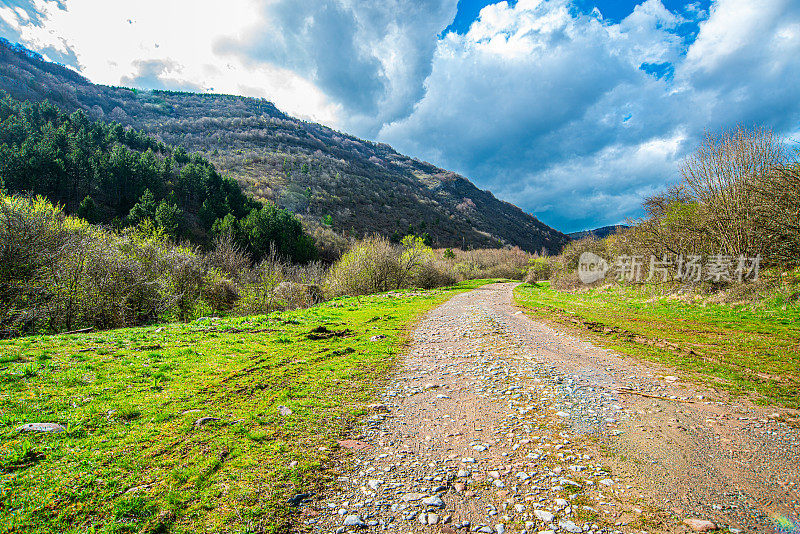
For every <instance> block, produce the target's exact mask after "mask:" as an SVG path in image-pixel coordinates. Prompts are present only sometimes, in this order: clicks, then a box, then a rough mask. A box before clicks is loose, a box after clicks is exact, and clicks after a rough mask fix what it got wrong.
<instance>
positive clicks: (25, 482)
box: [0, 281, 485, 533]
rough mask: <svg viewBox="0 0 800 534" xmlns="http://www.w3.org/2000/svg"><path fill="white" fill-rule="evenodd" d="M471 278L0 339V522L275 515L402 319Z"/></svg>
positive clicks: (212, 527)
mask: <svg viewBox="0 0 800 534" xmlns="http://www.w3.org/2000/svg"><path fill="white" fill-rule="evenodd" d="M482 283H485V281H484V282H480V281H477V282H476V281H473V282H469V283H465V284H462V285H460V286H457V287H455V288H449V289H443V290H435V291H419V292H416V291H400V292H393V293H387V294H382V295H375V296H368V297H360V298H343V299H336V300H333V301H330V302H327V303H325V304H322V305H320V306H315V307H313V308H309V309H306V310H297V311H294V312H285V313H273V314H270V315H266V316H254V317H231V318H220V319H216V318H205V319H201V320H197V321H194V322H191V323H188V324H182V323H175V324H167V325H161V326H150V327H144V328H128V329H120V330H109V331H105V332H98V333H92V334H79V335H58V336H31V337H22V338H17V339H13V340H7V341H0V532H3V533H5V532H25V533H29V532H58V533H78V532H80V533H85V532H97V533H99V532H108V533H111V532H115V533H121V532H275V531H285V530H286V528H288V526H289V525H290V524H291V522H292V521H293V514H292V513H291V512H292V507H291V506H290V505H289V504H287V501H288V500H289V499H290V498H291V497H292V496H293V495H295V494H298V493H299V492H308V491H314V490H316V489H318V484H319V482H320V476H321V474H322V473H323V472H324V469H325V468H326V467H327V466H328V463H329V457H330V456H331V455H332V454H335V453H334V451H333V449H334V448H335V447H336V439H337V438H339V437H340V436H341V435H342V434H343V433H346V432H347V429H348V427H349V425H351V424H352V423H353V422H354V421H355V420H356V418H357V417H358V416H360V415H361V414H363V413H364V406H365V405H366V404H368V403H369V402H371V399H374V397H375V396H376V395H377V394H378V390H379V389H380V388H381V386H382V385H383V384H384V383H385V380H386V377H387V375H388V374H389V372H390V371H391V369H392V368H393V366H394V365H395V362H396V356H397V354H398V353H399V350H400V349H401V347H402V345H403V344H404V342H405V338H406V335H407V333H408V328H409V326H410V325H411V324H413V323H414V321H416V319H417V318H418V317H419V316H420V315H421V314H422V313H424V312H425V311H426V310H428V309H430V308H432V307H435V306H436V305H438V304H441V303H442V302H444V301H445V300H446V299H447V298H449V297H450V296H451V295H453V294H454V292H460V291H465V290H467V289H469V288H474V287H476V286H478V285H480V284H482ZM33 423H43V424H49V425H45V426H33V427H31V426H28V427H26V428H29V429H31V428H32V429H35V428H38V429H40V430H44V429H50V430H51V431H50V432H37V431H25V430H24V429H22V427H24V426H25V425H26V424H33ZM53 424H55V425H56V426H53Z"/></svg>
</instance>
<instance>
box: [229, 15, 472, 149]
mask: <svg viewBox="0 0 800 534" xmlns="http://www.w3.org/2000/svg"><path fill="white" fill-rule="evenodd" d="M456 5H457V0H387V1H384V2H374V1H372V0H318V1H316V2H297V1H295V0H278V1H274V2H267V3H265V4H264V6H263V7H262V9H261V14H260V17H258V18H257V21H256V23H255V24H254V25H253V26H252V27H250V28H249V29H248V30H246V31H244V32H242V35H241V36H239V37H236V38H223V39H220V40H219V41H218V42H217V44H216V47H215V51H216V52H217V53H220V54H227V55H230V56H235V57H238V58H240V59H242V60H243V61H245V62H247V63H249V64H254V65H260V64H264V63H267V64H272V65H277V66H280V67H283V68H286V69H289V70H291V71H293V72H296V73H299V74H300V75H302V76H303V77H305V78H306V79H308V80H310V81H311V82H313V83H314V84H315V85H316V86H317V87H319V88H320V89H321V90H322V91H323V92H324V93H325V94H326V95H328V96H330V97H331V98H332V99H333V100H334V101H335V102H337V104H340V105H341V106H342V108H343V110H342V113H341V114H340V116H339V123H340V125H342V126H344V127H346V128H348V129H351V130H354V131H355V132H356V133H358V134H360V135H366V136H374V134H376V133H377V131H378V129H379V127H380V126H381V125H382V124H384V123H386V122H390V121H392V120H395V119H397V118H398V117H401V116H405V115H407V114H408V113H409V112H410V111H411V110H412V107H413V105H414V104H415V103H416V102H417V101H418V100H419V99H420V98H421V97H422V96H423V81H424V80H425V79H426V78H427V76H428V75H429V74H430V71H431V59H432V57H433V53H434V50H435V48H436V41H437V35H438V34H439V33H440V32H441V31H442V30H443V29H444V28H445V27H446V26H447V25H448V24H449V23H450V21H452V20H453V17H454V16H455V13H456Z"/></svg>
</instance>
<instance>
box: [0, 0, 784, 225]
mask: <svg viewBox="0 0 800 534" xmlns="http://www.w3.org/2000/svg"><path fill="white" fill-rule="evenodd" d="M176 20H181V21H182V23H181V24H176V22H175V21H176ZM0 36H2V37H5V38H7V39H9V40H10V41H12V42H20V43H21V44H23V45H25V46H27V47H29V48H31V49H33V50H35V51H37V52H40V53H42V54H43V55H44V56H45V57H48V58H50V59H53V60H55V61H59V62H61V63H64V64H67V65H70V66H71V67H73V68H75V69H76V70H78V71H80V72H81V73H82V74H84V75H85V76H87V77H88V78H89V79H91V80H92V81H95V82H97V83H106V84H115V85H127V86H134V87H139V88H145V89H148V88H169V89H182V90H192V91H215V92H225V93H232V94H241V95H247V96H256V97H263V98H268V99H270V100H272V101H274V102H275V103H276V104H277V105H278V106H279V107H280V108H281V109H283V110H285V111H286V112H288V113H291V114H293V115H296V116H300V117H302V118H305V119H310V120H316V121H319V122H322V123H324V124H327V125H330V126H333V127H335V128H337V129H340V130H344V131H347V132H349V133H353V134H355V135H358V136H361V137H365V138H368V139H372V140H376V141H381V142H386V143H389V144H391V145H393V146H394V147H395V148H396V149H397V150H399V151H400V152H403V153H405V154H408V155H411V156H415V157H419V158H421V159H425V160H428V161H430V162H432V163H435V164H437V165H440V166H442V167H445V168H447V169H450V170H454V171H457V172H459V173H461V174H463V175H465V176H466V177H468V178H469V179H471V180H472V181H473V182H475V183H476V184H477V185H478V186H479V187H481V188H483V189H489V190H491V191H492V192H494V193H495V195H496V196H498V197H499V198H502V199H504V200H508V201H510V202H513V203H514V204H517V205H519V206H520V207H522V208H523V209H525V210H526V211H529V212H531V213H533V214H535V215H536V216H538V217H539V218H540V219H541V220H543V221H544V222H546V223H548V224H550V225H552V226H554V227H556V228H558V229H560V230H562V231H574V230H580V229H584V228H591V227H596V226H601V225H606V224H614V223H618V222H622V221H624V220H625V219H626V218H627V217H635V216H638V215H639V214H640V213H641V201H642V199H643V198H644V197H645V196H647V195H650V194H653V193H655V192H658V191H660V190H663V189H664V188H665V187H666V186H667V185H668V184H670V183H672V182H674V181H676V180H677V179H678V177H679V173H680V165H681V161H682V159H683V158H684V157H685V156H686V154H688V153H690V152H691V151H692V150H693V148H694V147H695V146H696V145H697V143H698V140H699V139H700V138H701V137H702V136H703V135H704V132H706V131H718V130H720V129H722V128H729V127H732V126H734V125H736V124H744V125H746V126H752V125H763V126H767V127H769V128H772V129H774V130H775V131H776V132H777V133H779V134H780V135H783V136H786V137H787V138H788V137H793V138H797V134H798V130H799V128H798V122H799V121H800V2H797V1H796V0H759V1H758V2H754V1H752V0H713V1H712V0H697V1H689V2H678V1H675V0H642V1H614V0H515V1H513V2H491V1H486V0H461V1H458V0H384V1H383V2H374V1H373V0H308V1H304V2H297V1H296V0H226V2H225V3H224V6H223V5H221V4H220V3H219V2H218V1H216V0H170V1H169V2H163V1H162V0H137V2H109V1H107V0H57V1H54V0H0Z"/></svg>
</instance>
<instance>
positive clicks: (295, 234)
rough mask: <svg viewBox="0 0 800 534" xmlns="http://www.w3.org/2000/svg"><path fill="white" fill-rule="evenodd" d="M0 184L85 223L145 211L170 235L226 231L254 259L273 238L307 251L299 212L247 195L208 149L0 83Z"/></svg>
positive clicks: (287, 248) (296, 254)
mask: <svg viewBox="0 0 800 534" xmlns="http://www.w3.org/2000/svg"><path fill="white" fill-rule="evenodd" d="M0 98H1V99H0V188H5V189H7V190H8V191H9V192H11V193H27V194H34V195H42V196H44V197H47V198H48V199H50V200H51V201H52V202H54V203H57V204H59V205H62V206H64V208H65V210H66V211H67V213H71V214H77V215H79V216H80V217H82V218H83V219H85V220H87V221H89V222H91V223H103V224H106V225H110V226H113V227H115V228H122V227H126V226H136V225H139V224H142V223H145V222H147V221H149V223H151V224H154V225H155V226H156V227H158V228H159V229H160V230H161V231H163V232H164V233H165V234H167V235H169V236H170V237H172V238H173V239H176V240H178V239H184V238H188V239H190V240H191V241H193V242H195V243H198V244H207V243H208V242H209V240H210V239H209V238H210V237H211V235H212V234H219V233H221V232H222V231H231V232H232V233H233V234H234V236H235V237H236V238H237V240H238V241H239V242H240V244H241V246H243V247H244V248H245V249H246V250H247V251H248V252H249V253H250V254H251V255H252V256H253V257H254V258H255V259H260V258H261V257H262V256H263V255H264V254H265V253H266V251H267V250H268V249H269V247H270V246H272V244H273V243H274V245H275V246H276V247H277V249H278V251H279V252H280V253H281V254H283V255H284V256H286V257H289V258H292V259H294V260H296V261H307V260H309V259H312V258H313V257H314V255H315V251H314V246H313V243H312V241H311V239H310V237H309V236H307V235H306V234H305V232H304V231H303V228H302V226H301V224H300V222H299V221H298V220H296V219H295V218H294V217H293V216H292V215H291V214H289V213H287V212H286V211H284V210H280V209H277V208H276V207H275V206H274V205H273V204H271V203H268V204H267V205H265V206H262V204H261V203H260V202H259V201H257V200H254V199H252V198H250V197H248V196H246V195H245V194H244V193H243V192H242V190H241V188H240V187H239V185H238V184H237V183H236V182H235V181H234V180H232V179H230V178H223V177H222V176H221V175H220V174H219V173H218V172H217V171H216V169H215V168H214V166H213V165H211V164H210V163H209V162H208V161H207V160H206V159H204V158H203V157H201V156H199V155H196V154H192V155H189V154H187V153H186V151H185V150H184V149H183V148H173V147H171V146H168V145H165V144H164V143H161V142H160V141H158V140H156V139H155V138H153V137H151V136H148V135H146V134H143V133H141V132H138V131H136V130H132V129H127V130H126V129H124V128H123V127H122V126H120V125H119V124H111V125H108V124H106V123H104V122H102V121H94V122H92V121H90V120H89V119H88V118H87V117H86V115H85V114H84V113H83V112H82V111H76V112H73V113H72V114H71V115H67V114H66V113H64V112H62V111H61V110H59V109H58V108H57V107H56V106H54V105H52V104H50V103H48V102H42V103H39V104H32V103H30V102H24V103H23V102H19V101H16V100H14V99H13V98H11V97H9V96H8V95H5V96H3V95H2V94H1V93H0Z"/></svg>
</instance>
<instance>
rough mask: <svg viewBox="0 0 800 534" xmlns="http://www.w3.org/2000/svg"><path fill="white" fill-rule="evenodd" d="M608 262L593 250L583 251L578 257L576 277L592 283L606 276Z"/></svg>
mask: <svg viewBox="0 0 800 534" xmlns="http://www.w3.org/2000/svg"><path fill="white" fill-rule="evenodd" d="M607 272H608V262H607V261H606V260H604V259H603V258H601V257H600V256H598V255H597V254H595V253H594V252H584V253H583V254H581V257H580V258H579V259H578V278H580V279H581V282H583V283H584V284H592V283H594V282H597V281H599V280H602V279H603V278H605V277H606V273H607Z"/></svg>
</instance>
